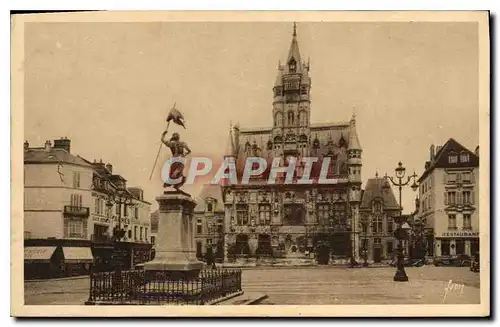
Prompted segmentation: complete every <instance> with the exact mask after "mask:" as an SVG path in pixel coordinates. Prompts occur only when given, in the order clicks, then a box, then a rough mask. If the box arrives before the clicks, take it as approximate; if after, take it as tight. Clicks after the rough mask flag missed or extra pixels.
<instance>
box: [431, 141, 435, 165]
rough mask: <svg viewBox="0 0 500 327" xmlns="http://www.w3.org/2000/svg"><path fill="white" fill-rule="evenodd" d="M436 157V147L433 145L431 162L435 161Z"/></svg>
mask: <svg viewBox="0 0 500 327" xmlns="http://www.w3.org/2000/svg"><path fill="white" fill-rule="evenodd" d="M435 156H436V147H435V146H434V144H432V145H431V155H430V161H434V157H435Z"/></svg>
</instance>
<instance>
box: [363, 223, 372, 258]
mask: <svg viewBox="0 0 500 327" xmlns="http://www.w3.org/2000/svg"><path fill="white" fill-rule="evenodd" d="M363 224H364V236H365V237H364V242H363V243H364V244H363V261H364V262H363V267H368V228H370V229H371V228H372V227H373V222H372V221H365V222H363Z"/></svg>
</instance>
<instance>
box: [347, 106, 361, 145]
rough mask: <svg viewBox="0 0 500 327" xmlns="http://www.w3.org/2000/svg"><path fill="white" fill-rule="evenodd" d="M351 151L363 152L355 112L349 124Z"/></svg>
mask: <svg viewBox="0 0 500 327" xmlns="http://www.w3.org/2000/svg"><path fill="white" fill-rule="evenodd" d="M349 150H361V145H360V144H359V139H358V133H357V131H356V114H355V113H354V112H353V114H352V118H351V121H350V122H349Z"/></svg>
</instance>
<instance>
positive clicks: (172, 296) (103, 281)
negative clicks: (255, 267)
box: [88, 269, 241, 305]
mask: <svg viewBox="0 0 500 327" xmlns="http://www.w3.org/2000/svg"><path fill="white" fill-rule="evenodd" d="M240 291H241V270H240V269H212V270H208V269H207V270H202V271H201V272H200V274H199V275H198V277H196V278H192V279H173V278H171V277H170V276H169V275H167V274H165V273H162V272H156V271H155V272H153V271H144V270H129V271H115V272H97V273H92V274H91V275H90V293H89V300H88V303H89V304H100V303H101V304H106V303H109V304H179V305H186V304H187V305H203V304H207V303H209V302H211V301H214V300H217V299H220V298H222V297H225V296H227V295H230V294H234V293H237V292H240Z"/></svg>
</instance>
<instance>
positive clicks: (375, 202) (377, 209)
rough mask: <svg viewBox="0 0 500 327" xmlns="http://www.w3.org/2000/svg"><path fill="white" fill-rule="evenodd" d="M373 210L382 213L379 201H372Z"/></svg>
mask: <svg viewBox="0 0 500 327" xmlns="http://www.w3.org/2000/svg"><path fill="white" fill-rule="evenodd" d="M373 212H374V213H382V203H381V202H380V201H374V202H373Z"/></svg>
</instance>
